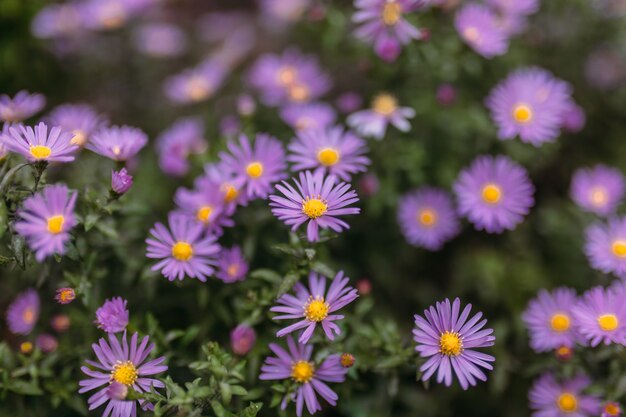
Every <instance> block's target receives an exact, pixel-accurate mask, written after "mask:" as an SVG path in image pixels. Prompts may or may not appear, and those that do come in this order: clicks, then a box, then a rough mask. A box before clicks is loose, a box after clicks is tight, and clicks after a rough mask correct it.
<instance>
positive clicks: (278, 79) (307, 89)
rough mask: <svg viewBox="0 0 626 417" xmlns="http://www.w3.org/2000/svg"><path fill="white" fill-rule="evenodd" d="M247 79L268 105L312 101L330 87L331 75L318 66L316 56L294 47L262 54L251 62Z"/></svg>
mask: <svg viewBox="0 0 626 417" xmlns="http://www.w3.org/2000/svg"><path fill="white" fill-rule="evenodd" d="M248 82H249V84H250V86H252V88H254V89H255V90H257V91H258V92H259V93H260V94H261V100H262V101H263V103H265V104H266V105H268V106H282V105H285V104H287V103H305V102H309V101H313V100H315V99H317V98H319V97H321V96H322V95H324V94H325V93H326V92H327V91H328V90H329V89H330V86H331V82H330V78H329V77H328V75H326V73H324V72H323V71H322V70H321V69H320V67H319V64H318V61H317V58H316V57H315V56H313V55H303V54H301V53H300V52H299V51H297V50H295V49H289V50H287V51H285V52H284V53H283V54H282V55H280V56H279V55H273V54H266V55H263V56H261V57H260V58H259V59H258V60H257V61H256V63H255V64H254V65H253V67H252V69H251V71H250V74H249V76H248Z"/></svg>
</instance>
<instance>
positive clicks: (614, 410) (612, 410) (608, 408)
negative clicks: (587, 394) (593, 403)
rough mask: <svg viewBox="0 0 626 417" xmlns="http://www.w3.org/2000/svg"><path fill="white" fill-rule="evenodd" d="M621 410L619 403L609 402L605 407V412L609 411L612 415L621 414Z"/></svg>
mask: <svg viewBox="0 0 626 417" xmlns="http://www.w3.org/2000/svg"><path fill="white" fill-rule="evenodd" d="M621 411H622V410H620V408H619V405H617V404H615V403H608V404H607V405H606V406H605V407H604V412H605V413H607V414H608V415H610V416H619V414H620V412H621Z"/></svg>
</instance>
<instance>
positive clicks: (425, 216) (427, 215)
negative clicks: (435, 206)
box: [417, 209, 437, 226]
mask: <svg viewBox="0 0 626 417" xmlns="http://www.w3.org/2000/svg"><path fill="white" fill-rule="evenodd" d="M417 221H418V222H420V223H421V224H422V225H423V226H432V225H434V224H435V223H437V213H435V211H434V210H432V209H423V210H420V211H419V213H417Z"/></svg>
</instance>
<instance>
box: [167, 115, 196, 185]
mask: <svg viewBox="0 0 626 417" xmlns="http://www.w3.org/2000/svg"><path fill="white" fill-rule="evenodd" d="M207 146H208V145H207V142H206V140H205V139H204V123H203V122H202V119H200V118H198V117H187V118H184V119H179V120H178V121H176V122H175V123H174V124H173V125H172V126H171V127H170V128H169V129H167V130H166V131H165V132H163V133H162V134H161V135H160V136H159V137H158V138H157V152H158V154H159V166H160V167H161V170H163V172H165V173H166V174H168V175H173V176H183V175H185V174H186V173H187V172H188V171H189V161H188V160H187V158H188V157H189V155H191V154H200V153H203V152H204V151H205V150H206V149H207Z"/></svg>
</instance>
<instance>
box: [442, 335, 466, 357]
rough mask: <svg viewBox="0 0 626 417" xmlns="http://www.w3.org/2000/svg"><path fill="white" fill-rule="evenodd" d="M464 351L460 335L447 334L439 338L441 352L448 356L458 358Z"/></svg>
mask: <svg viewBox="0 0 626 417" xmlns="http://www.w3.org/2000/svg"><path fill="white" fill-rule="evenodd" d="M462 350H463V341H462V340H461V337H460V336H459V334H458V333H452V332H445V333H442V334H441V337H440V338H439V351H440V352H441V353H442V354H444V355H448V356H458V355H460V354H461V351H462Z"/></svg>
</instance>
